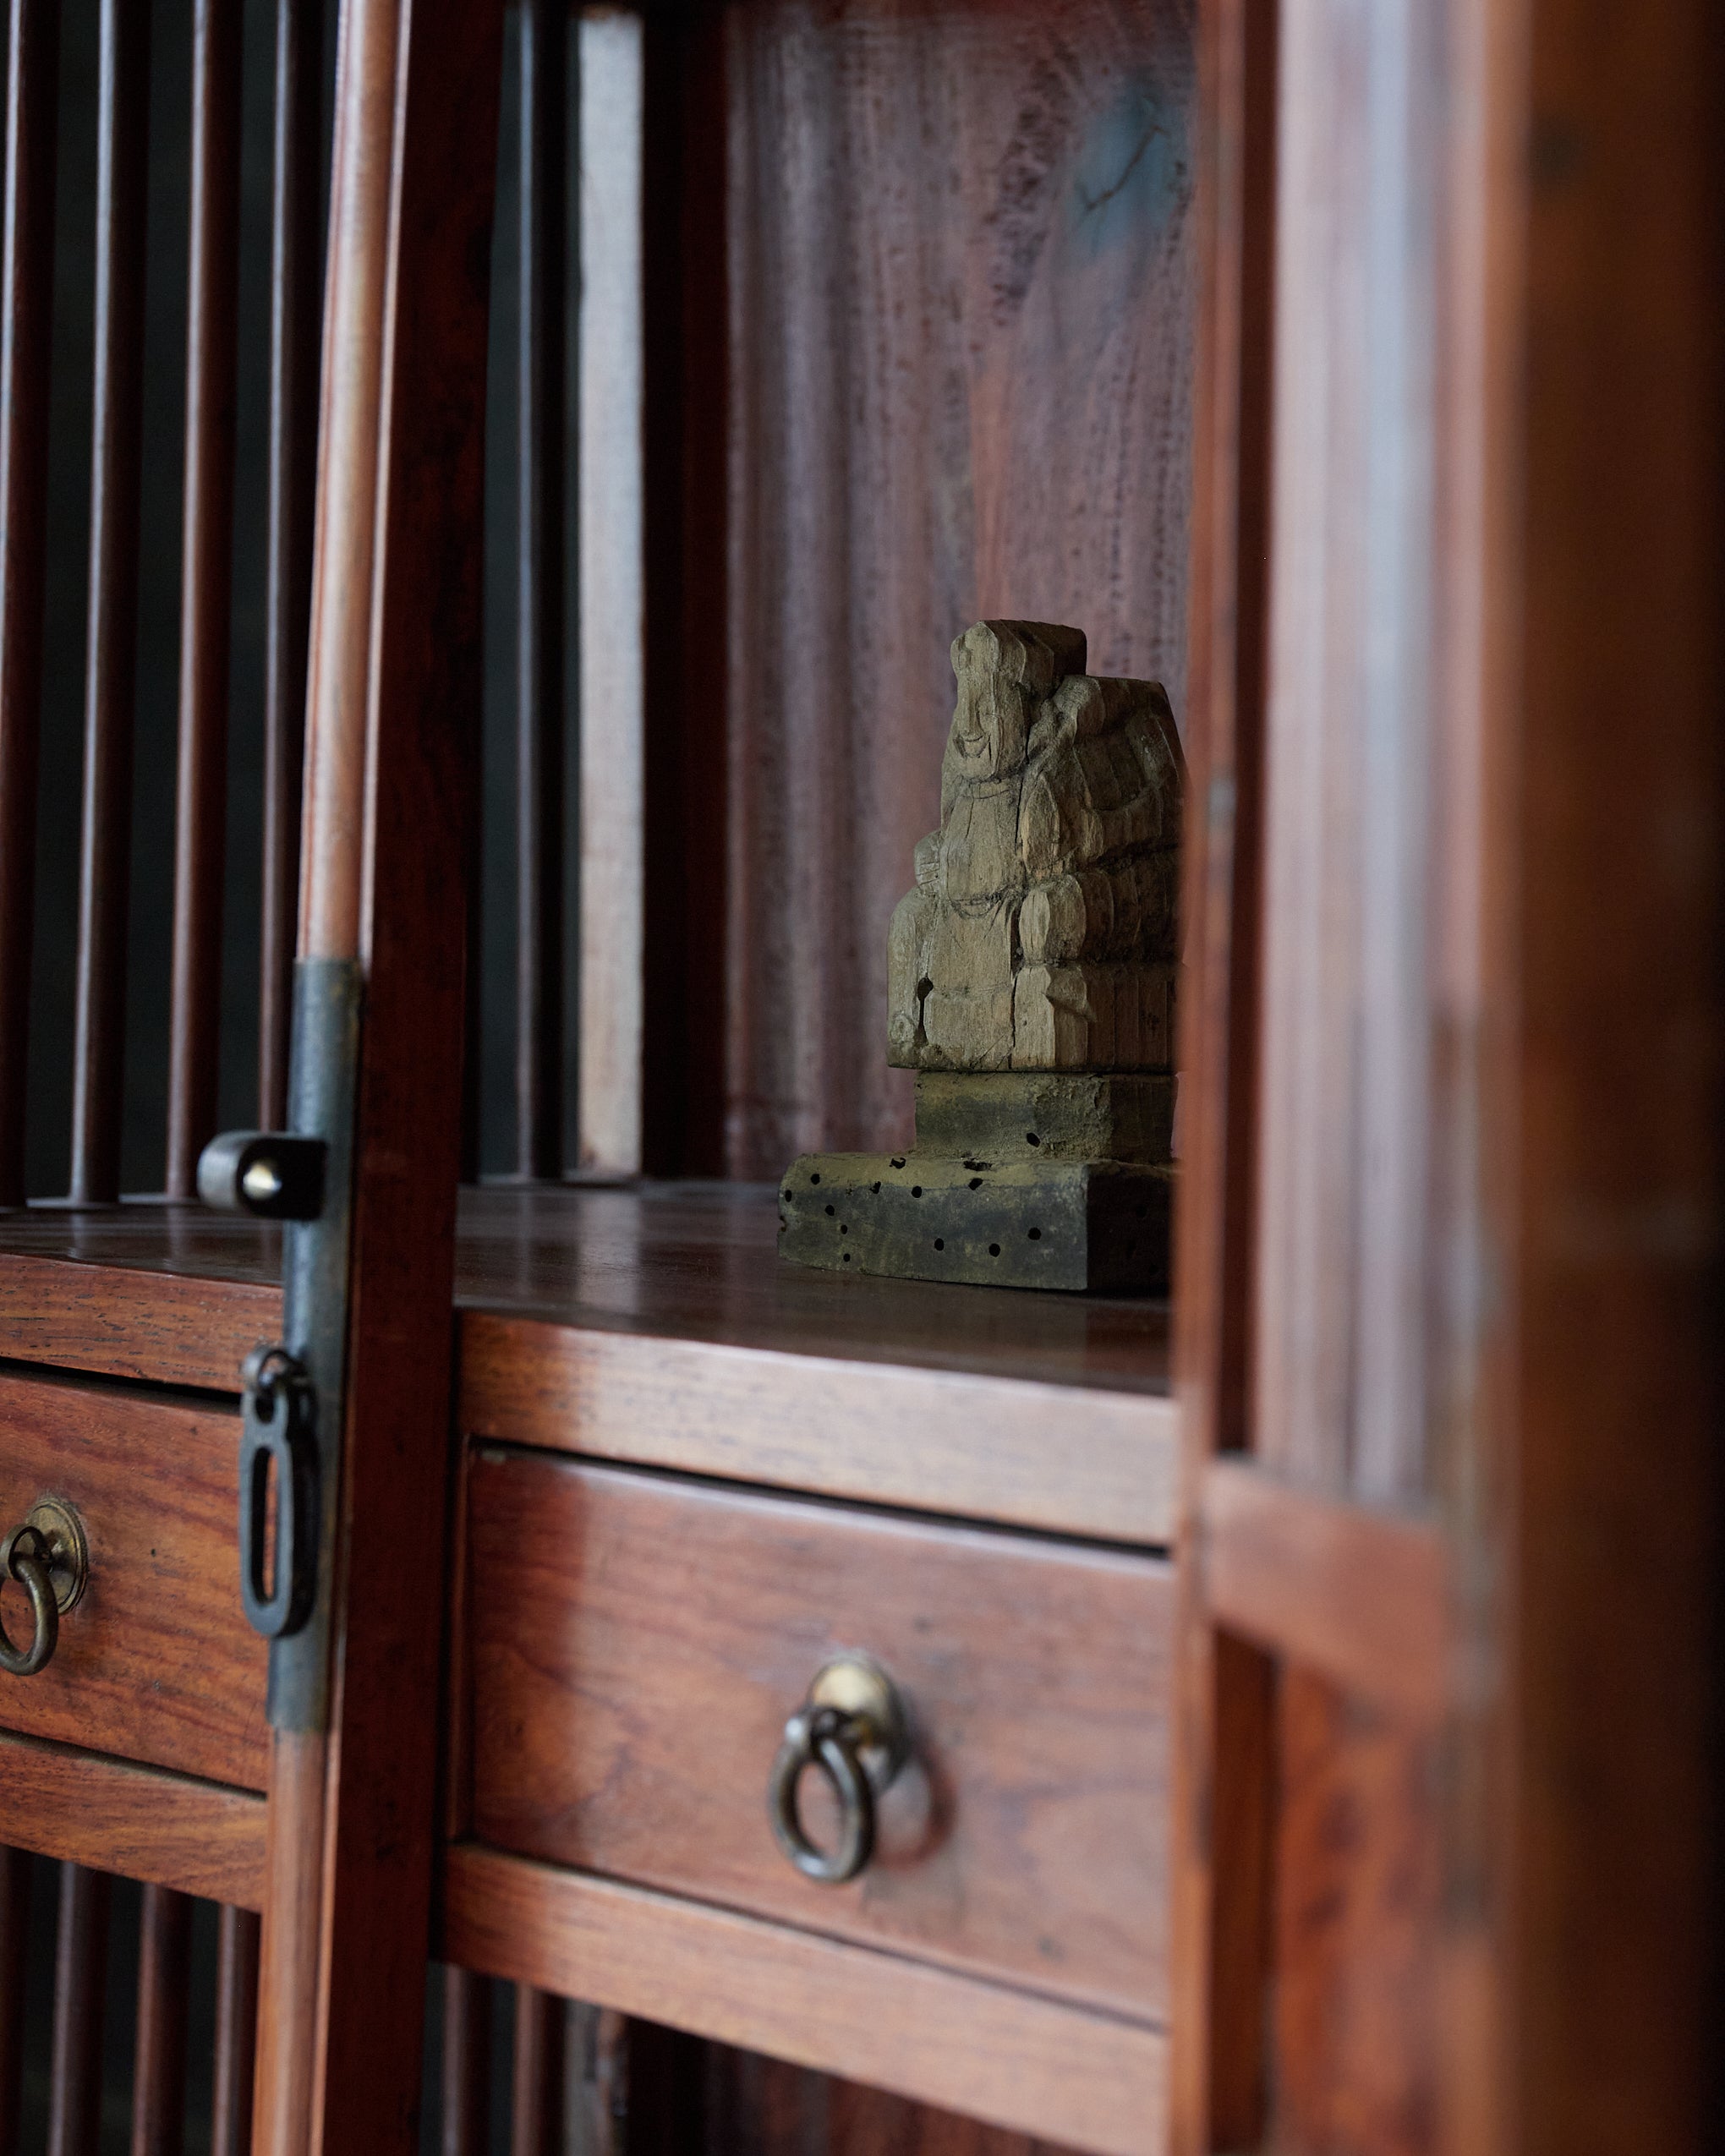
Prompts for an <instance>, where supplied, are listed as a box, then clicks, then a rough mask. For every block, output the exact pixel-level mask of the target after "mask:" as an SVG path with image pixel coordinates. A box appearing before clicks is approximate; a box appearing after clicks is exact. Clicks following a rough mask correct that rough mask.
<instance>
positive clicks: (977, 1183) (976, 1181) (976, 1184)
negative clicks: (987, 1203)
mask: <svg viewBox="0 0 1725 2156" xmlns="http://www.w3.org/2000/svg"><path fill="white" fill-rule="evenodd" d="M970 1186H971V1188H972V1190H981V1189H982V1187H983V1179H982V1177H981V1176H980V1175H972V1178H971V1180H970Z"/></svg>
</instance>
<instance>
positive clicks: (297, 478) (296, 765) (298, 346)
mask: <svg viewBox="0 0 1725 2156" xmlns="http://www.w3.org/2000/svg"><path fill="white" fill-rule="evenodd" d="M322 103H323V9H322V8H321V7H320V5H319V4H318V0H276V112H275V157H274V164H273V167H272V172H271V197H270V271H271V276H270V494H269V512H268V514H269V559H268V564H267V567H266V582H265V596H264V606H265V619H264V819H263V851H264V859H263V906H262V919H261V929H260V962H259V988H258V1123H259V1127H260V1129H262V1130H281V1129H282V1128H283V1127H284V1125H286V1123H287V1119H288V1024H289V1020H290V1017H291V1015H292V1009H293V944H294V924H295V916H296V913H297V911H298V895H299V811H300V791H301V781H302V779H303V776H304V769H303V767H304V755H305V688H306V643H307V638H308V636H309V632H310V627H311V548H312V516H313V509H314V495H315V478H316V471H317V461H316V455H315V447H314V445H315V441H316V439H317V354H318V334H319V331H320V327H321V320H322V316H321V304H320V302H321V293H320V282H321V280H320V270H321V268H322V263H323V249H322V246H321V244H320V243H321V238H322V233H321V230H320V225H321V205H320V192H321V175H320V164H321V161H322V160H321V154H320V153H321V147H322V145H321V140H320V137H321V127H320V122H321V118H322Z"/></svg>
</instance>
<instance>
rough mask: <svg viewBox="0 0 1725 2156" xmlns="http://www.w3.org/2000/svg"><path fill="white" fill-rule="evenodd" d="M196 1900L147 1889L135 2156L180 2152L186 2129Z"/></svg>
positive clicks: (142, 1927)
mask: <svg viewBox="0 0 1725 2156" xmlns="http://www.w3.org/2000/svg"><path fill="white" fill-rule="evenodd" d="M191 1958H192V1905H191V1903H190V1902H189V1901H188V1900H187V1898H186V1896H184V1895H183V1894H176V1893H174V1892H173V1890H172V1889H171V1888H168V1887H166V1886H146V1887H145V1889H144V1897H143V1905H142V1917H141V1925H140V1945H139V1952H138V2020H137V2038H136V2046H135V2050H134V2061H133V2068H132V2156H178V2150H179V2148H180V2147H181V2144H182V2142H183V2137H184V2134H185V2113H186V2009H187V1997H186V1987H187V1982H188V1979H189V1976H190V1973H191Z"/></svg>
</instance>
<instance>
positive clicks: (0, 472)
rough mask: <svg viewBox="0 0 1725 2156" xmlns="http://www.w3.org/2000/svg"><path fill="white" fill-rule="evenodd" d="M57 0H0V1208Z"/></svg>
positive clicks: (21, 1055) (31, 629) (7, 1180)
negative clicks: (1, 89)
mask: <svg viewBox="0 0 1725 2156" xmlns="http://www.w3.org/2000/svg"><path fill="white" fill-rule="evenodd" d="M59 31H60V11H59V0H11V6H10V8H9V10H8V28H7V81H6V194H5V206H4V212H3V214H4V219H5V226H4V233H3V255H0V1205H6V1206H15V1205H22V1204H23V1202H24V1196H25V1180H24V1117H25V1081H26V1074H27V1069H28V1064H29V1045H30V938H31V931H32V928H33V924H34V921H35V903H34V901H35V896H36V892H35V884H36V768H37V754H38V747H39V743H40V738H41V690H42V577H43V564H44V561H45V558H46V554H47V544H46V524H47V471H48V466H47V451H48V352H49V341H50V331H51V326H52V298H53V244H54V134H55V124H54V123H55V116H56V106H57V101H58V72H59Z"/></svg>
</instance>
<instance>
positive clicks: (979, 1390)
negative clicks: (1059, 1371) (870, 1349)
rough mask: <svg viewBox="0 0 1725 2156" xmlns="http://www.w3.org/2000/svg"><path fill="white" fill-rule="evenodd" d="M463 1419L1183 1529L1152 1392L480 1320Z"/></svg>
mask: <svg viewBox="0 0 1725 2156" xmlns="http://www.w3.org/2000/svg"><path fill="white" fill-rule="evenodd" d="M461 1417H462V1427H463V1430H464V1431H467V1432H468V1434H469V1435H471V1436H478V1437H490V1438H496V1439H497V1440H499V1441H501V1442H505V1443H512V1444H523V1445H543V1446H546V1447H552V1448H554V1449H556V1450H560V1451H563V1452H575V1453H583V1454H585V1455H587V1456H588V1457H589V1458H595V1459H611V1460H620V1461H626V1462H630V1463H633V1464H638V1465H641V1466H647V1467H668V1468H675V1469H680V1470H682V1472H684V1473H686V1474H691V1475H715V1476H718V1477H720V1478H725V1479H731V1480H741V1481H746V1482H762V1483H767V1484H770V1485H773V1486H777V1487H780V1488H784V1489H792V1490H802V1491H809V1492H811V1493H812V1494H814V1495H817V1496H823V1497H850V1498H856V1499H858V1500H862V1501H866V1502H869V1503H873V1504H884V1505H902V1506H906V1507H907V1508H911V1509H912V1510H915V1511H919V1512H933V1513H951V1514H954V1515H956V1516H958V1517H961V1518H964V1519H984V1520H998V1521H1001V1522H1003V1523H1005V1524H1007V1525H1010V1526H1022V1527H1032V1528H1038V1529H1044V1530H1046V1531H1050V1532H1054V1533H1057V1534H1068V1535H1095V1536H1097V1537H1098V1538H1101V1539H1104V1540H1109V1541H1118V1542H1131V1543H1138V1544H1145V1545H1148V1546H1165V1545H1166V1544H1167V1543H1169V1541H1170V1540H1172V1537H1173V1525H1174V1491H1175V1473H1176V1467H1175V1462H1176V1455H1177V1451H1178V1442H1179V1441H1178V1435H1177V1432H1178V1423H1177V1420H1176V1415H1175V1407H1174V1404H1173V1402H1172V1401H1171V1400H1169V1399H1167V1398H1163V1397H1161V1396H1159V1395H1157V1394H1154V1393H1112V1392H1107V1391H1104V1390H1102V1389H1099V1388H1097V1387H1088V1386H1087V1387H1071V1386H1062V1385H1048V1384H1041V1383H1032V1382H1026V1381H1023V1380H1020V1379H1013V1378H998V1377H988V1376H981V1375H978V1374H976V1373H973V1372H970V1371H945V1370H927V1369H921V1368H915V1367H911V1366H908V1365H904V1364H901V1363H890V1362H879V1363H876V1362H852V1361H841V1360H835V1359H833V1358H831V1357H829V1356H824V1355H805V1354H786V1353H784V1352H782V1351H780V1350H777V1349H761V1348H740V1347H732V1346H729V1345H726V1344H725V1343H722V1342H715V1341H706V1340H683V1339H668V1338H654V1337H650V1336H646V1335H642V1334H637V1333H628V1332H600V1331H597V1330H586V1329H578V1328H577V1327H572V1326H553V1325H547V1324H545V1323H544V1322H539V1321H536V1320H534V1319H531V1318H515V1317H504V1316H493V1315H491V1314H490V1313H488V1312H486V1311H465V1312H463V1316H462V1327H461ZM1063 1432H1064V1433H1065V1436H1063V1435H1062V1433H1063Z"/></svg>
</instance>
